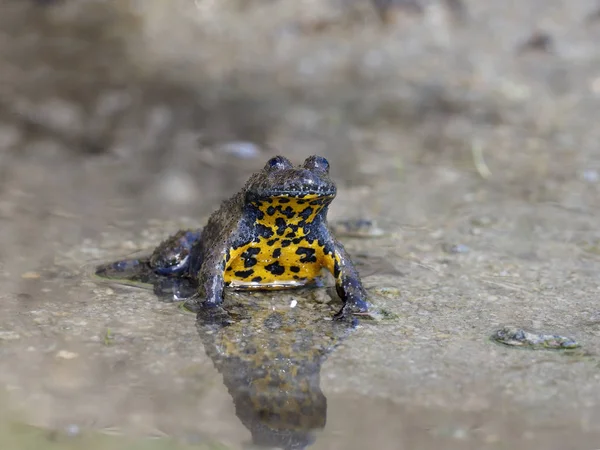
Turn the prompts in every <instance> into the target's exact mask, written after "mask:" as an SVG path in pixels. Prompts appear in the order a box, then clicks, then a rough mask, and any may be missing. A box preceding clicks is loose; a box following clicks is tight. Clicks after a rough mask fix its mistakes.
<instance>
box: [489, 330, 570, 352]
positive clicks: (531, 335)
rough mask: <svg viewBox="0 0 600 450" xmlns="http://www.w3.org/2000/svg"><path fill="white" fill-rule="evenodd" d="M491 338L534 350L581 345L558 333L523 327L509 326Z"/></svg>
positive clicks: (562, 348)
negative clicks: (537, 331)
mask: <svg viewBox="0 0 600 450" xmlns="http://www.w3.org/2000/svg"><path fill="white" fill-rule="evenodd" d="M491 339H492V340H493V341H495V342H498V343H500V344H504V345H508V346H511V347H528V348H530V349H533V350H539V349H550V350H564V349H573V348H578V347H580V345H579V343H578V342H577V341H575V339H572V338H569V337H565V336H559V335H556V334H542V333H535V332H531V331H526V330H524V329H522V328H517V327H511V326H507V327H504V328H502V329H500V330H498V331H496V332H495V333H494V334H492V336H491Z"/></svg>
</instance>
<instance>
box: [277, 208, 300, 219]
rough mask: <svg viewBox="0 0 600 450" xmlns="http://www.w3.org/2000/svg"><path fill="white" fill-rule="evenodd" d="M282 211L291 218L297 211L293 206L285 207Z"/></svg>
mask: <svg viewBox="0 0 600 450" xmlns="http://www.w3.org/2000/svg"><path fill="white" fill-rule="evenodd" d="M280 211H281V214H283V215H284V216H285V217H287V218H288V219H291V218H292V217H294V216H295V215H296V213H295V212H294V209H293V208H292V207H291V206H288V207H287V208H285V209H281V210H280Z"/></svg>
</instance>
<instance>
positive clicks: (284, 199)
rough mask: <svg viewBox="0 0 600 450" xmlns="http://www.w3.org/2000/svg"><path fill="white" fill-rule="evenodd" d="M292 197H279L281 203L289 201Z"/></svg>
mask: <svg viewBox="0 0 600 450" xmlns="http://www.w3.org/2000/svg"><path fill="white" fill-rule="evenodd" d="M289 202H290V199H289V198H280V199H279V203H289Z"/></svg>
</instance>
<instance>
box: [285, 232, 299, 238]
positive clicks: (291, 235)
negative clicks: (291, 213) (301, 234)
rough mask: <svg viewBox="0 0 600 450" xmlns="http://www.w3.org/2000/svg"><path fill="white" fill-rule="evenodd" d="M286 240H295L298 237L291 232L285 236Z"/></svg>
mask: <svg viewBox="0 0 600 450" xmlns="http://www.w3.org/2000/svg"><path fill="white" fill-rule="evenodd" d="M285 237H286V238H295V237H296V233H294V232H293V231H290V232H289V233H288V234H286V235H285Z"/></svg>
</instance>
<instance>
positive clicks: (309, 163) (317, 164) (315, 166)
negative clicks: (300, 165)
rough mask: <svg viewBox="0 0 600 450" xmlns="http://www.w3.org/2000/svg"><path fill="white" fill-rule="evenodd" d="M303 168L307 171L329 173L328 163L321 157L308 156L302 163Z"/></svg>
mask: <svg viewBox="0 0 600 450" xmlns="http://www.w3.org/2000/svg"><path fill="white" fill-rule="evenodd" d="M304 168H305V169H309V170H321V171H323V172H325V173H329V161H327V160H326V159H325V158H323V157H322V156H317V155H314V156H310V157H308V158H306V161H304Z"/></svg>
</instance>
